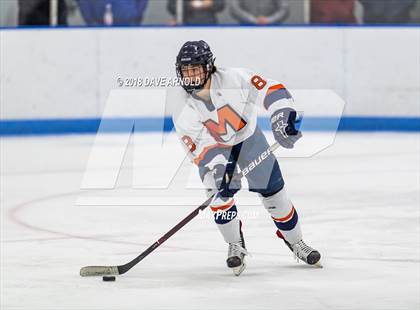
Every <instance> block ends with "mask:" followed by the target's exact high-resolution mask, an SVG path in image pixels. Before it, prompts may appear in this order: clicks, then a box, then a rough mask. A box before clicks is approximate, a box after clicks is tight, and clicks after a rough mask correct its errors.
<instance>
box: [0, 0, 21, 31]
mask: <svg viewBox="0 0 420 310" xmlns="http://www.w3.org/2000/svg"><path fill="white" fill-rule="evenodd" d="M17 25H18V3H17V1H1V0H0V27H16V26H17Z"/></svg>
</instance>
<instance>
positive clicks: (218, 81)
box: [168, 67, 293, 169]
mask: <svg viewBox="0 0 420 310" xmlns="http://www.w3.org/2000/svg"><path fill="white" fill-rule="evenodd" d="M210 97H211V103H206V102H204V101H202V100H200V99H199V98H197V97H196V96H193V95H190V94H188V93H187V92H186V91H184V90H183V89H182V88H179V89H177V90H175V91H174V92H171V93H169V94H168V100H169V101H170V102H172V103H174V102H175V103H176V107H177V108H176V109H175V110H174V111H173V115H172V117H173V122H174V125H175V129H176V132H177V134H178V135H179V137H180V139H181V140H182V142H183V144H184V146H185V147H186V148H187V150H188V152H189V156H190V158H191V159H192V160H193V161H194V163H196V164H197V165H199V166H201V165H203V166H207V167H209V169H212V166H214V165H215V164H218V163H224V162H226V160H227V159H226V158H225V157H223V156H222V155H221V153H223V152H221V151H222V150H223V149H227V148H229V147H230V146H232V145H235V144H238V143H240V142H242V141H244V140H246V139H247V138H249V137H250V136H251V135H252V134H253V133H254V131H255V128H256V126H257V114H258V107H261V108H263V109H266V110H268V111H269V112H270V113H273V112H274V111H276V110H277V109H279V108H282V107H291V106H292V105H293V99H292V97H291V95H290V93H289V92H288V91H287V90H286V88H285V87H284V86H283V85H282V84H281V83H279V82H277V81H274V80H271V79H266V78H264V77H261V76H260V75H258V74H255V73H253V72H251V71H249V70H246V69H240V68H219V67H218V68H217V71H216V72H215V73H213V74H212V77H211V86H210Z"/></svg>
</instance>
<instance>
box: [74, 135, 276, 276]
mask: <svg viewBox="0 0 420 310" xmlns="http://www.w3.org/2000/svg"><path fill="white" fill-rule="evenodd" d="M279 146H280V145H279V144H278V143H277V142H276V143H274V144H273V145H271V146H270V147H269V148H268V149H267V150H265V151H264V152H262V153H261V154H260V155H259V156H258V157H257V158H261V160H260V161H259V162H258V161H257V163H258V164H255V163H254V161H252V162H251V163H250V164H249V165H248V166H247V167H245V169H244V170H242V171H241V173H239V174H238V176H237V177H238V178H239V179H241V178H242V177H244V176H245V175H246V174H247V173H248V172H249V171H251V170H252V169H254V168H255V167H256V166H257V165H259V164H260V163H261V162H262V161H264V160H265V159H266V158H267V157H269V156H268V155H270V154H271V153H272V152H274V151H275V150H276V149H277V148H278V147H279ZM252 165H253V166H252ZM251 166H252V167H253V168H252V169H251ZM215 194H216V192H214V193H213V194H212V195H211V197H210V198H208V199H207V200H206V201H205V202H204V203H202V204H201V205H200V206H199V207H198V208H196V209H195V210H194V211H192V212H191V213H190V214H188V215H187V216H186V217H185V218H184V219H183V220H182V221H181V222H179V223H178V224H176V225H175V226H174V227H173V228H172V229H171V230H169V231H168V232H167V233H166V234H164V235H163V236H162V237H160V238H159V240H158V241H156V242H155V243H153V244H152V245H151V246H149V247H148V248H147V249H146V250H145V251H144V252H143V253H141V254H140V255H139V256H137V257H136V258H134V259H133V260H132V261H130V262H128V263H127V264H124V265H119V266H86V267H83V268H82V269H80V275H81V276H82V277H88V276H105V275H120V274H124V273H126V272H127V271H129V270H130V269H131V268H133V267H134V266H135V265H137V264H138V263H139V262H140V261H142V260H143V259H144V258H145V257H146V256H147V255H149V254H150V253H152V252H153V251H154V250H156V249H157V248H158V247H159V246H160V245H161V244H162V243H164V242H165V241H166V240H168V239H169V238H170V237H171V236H172V235H174V234H175V233H176V232H177V231H178V230H180V229H181V228H182V227H184V226H185V225H186V224H187V223H189V222H190V221H191V220H192V219H193V218H195V217H196V216H197V215H198V213H199V212H200V211H203V210H204V209H205V208H207V207H208V206H209V205H210V203H211V202H212V200H213V197H214V195H215Z"/></svg>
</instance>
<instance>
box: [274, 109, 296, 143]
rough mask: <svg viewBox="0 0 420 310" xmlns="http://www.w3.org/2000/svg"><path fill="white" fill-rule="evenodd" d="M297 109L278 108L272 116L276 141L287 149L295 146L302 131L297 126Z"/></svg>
mask: <svg viewBox="0 0 420 310" xmlns="http://www.w3.org/2000/svg"><path fill="white" fill-rule="evenodd" d="M296 116H297V114H296V111H295V110H293V109H292V108H283V109H280V110H277V111H276V112H274V113H273V115H272V116H271V129H272V130H273V135H274V138H275V139H276V141H277V142H278V143H279V144H280V145H281V146H282V147H285V148H286V149H291V148H293V146H294V144H295V143H296V141H297V140H299V139H300V138H302V133H301V132H300V131H299V130H297V129H296V128H295V123H296Z"/></svg>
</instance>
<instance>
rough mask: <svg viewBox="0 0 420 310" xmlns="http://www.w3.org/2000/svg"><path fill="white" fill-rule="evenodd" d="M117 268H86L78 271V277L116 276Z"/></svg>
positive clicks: (117, 273)
mask: <svg viewBox="0 0 420 310" xmlns="http://www.w3.org/2000/svg"><path fill="white" fill-rule="evenodd" d="M119 274H120V273H119V272H118V267H117V266H86V267H83V268H82V269H80V276H82V277H93V276H117V275H119Z"/></svg>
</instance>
